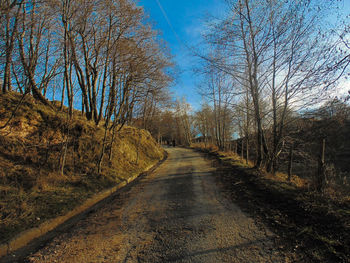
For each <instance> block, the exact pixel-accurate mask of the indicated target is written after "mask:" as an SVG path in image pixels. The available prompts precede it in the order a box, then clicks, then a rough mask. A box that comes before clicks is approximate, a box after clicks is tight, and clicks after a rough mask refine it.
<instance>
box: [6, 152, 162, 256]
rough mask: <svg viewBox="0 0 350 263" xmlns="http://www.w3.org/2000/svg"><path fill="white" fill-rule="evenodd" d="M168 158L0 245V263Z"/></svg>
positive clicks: (41, 240) (85, 211)
mask: <svg viewBox="0 0 350 263" xmlns="http://www.w3.org/2000/svg"><path fill="white" fill-rule="evenodd" d="M167 158H168V152H167V151H165V150H164V157H163V158H162V159H161V160H159V161H157V162H156V163H154V164H152V165H150V166H148V167H147V168H146V169H145V170H144V171H143V172H141V173H139V174H135V175H133V176H131V177H130V178H128V179H127V180H125V181H123V182H121V183H119V184H117V185H116V186H114V187H112V188H109V189H106V190H103V191H101V192H99V193H97V194H95V195H94V196H92V197H90V198H88V199H87V200H85V201H84V203H83V204H81V205H79V206H77V207H75V208H74V209H73V210H71V211H70V212H68V213H66V214H65V215H62V216H58V217H56V218H52V219H49V220H47V221H45V222H43V223H42V224H40V225H39V226H37V227H33V228H30V229H27V230H25V231H23V232H21V233H19V234H17V235H16V236H15V237H13V238H12V239H10V240H9V241H7V242H6V243H2V244H0V262H2V261H3V260H4V262H7V261H6V260H7V259H6V258H7V257H10V256H11V254H16V252H17V251H19V250H20V249H23V248H25V247H26V246H28V245H29V244H30V243H34V242H36V241H37V242H40V243H42V242H43V241H45V240H46V239H50V238H52V236H50V237H48V238H43V237H44V236H45V235H47V234H48V233H49V232H53V231H54V230H55V229H57V228H59V227H60V226H63V225H64V224H65V223H67V222H68V221H69V220H72V219H73V218H74V217H79V216H80V215H84V214H86V213H87V212H89V210H91V209H92V207H93V206H95V205H97V204H98V203H100V202H103V201H104V200H106V199H107V198H108V197H111V196H112V195H113V194H114V193H116V192H117V191H118V190H119V189H121V188H123V187H125V186H127V185H129V184H130V183H131V182H133V181H134V180H135V179H137V178H139V177H141V176H146V175H148V174H150V173H152V172H153V171H154V170H155V169H157V168H158V167H159V166H160V165H161V164H162V163H163V162H164V161H165V160H166V159H167ZM36 246H37V244H36V245H34V244H33V247H36ZM14 257H16V255H14Z"/></svg>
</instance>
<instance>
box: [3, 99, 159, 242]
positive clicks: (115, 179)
mask: <svg viewBox="0 0 350 263" xmlns="http://www.w3.org/2000/svg"><path fill="white" fill-rule="evenodd" d="M20 99H21V95H20V94H17V93H8V94H6V95H3V94H1V95H0V127H2V126H3V125H4V124H5V123H6V122H7V121H8V120H9V119H10V118H11V114H12V112H13V110H14V109H15V108H16V106H17V105H18V102H19V101H20ZM116 130H117V129H116ZM107 135H108V136H107V141H106V143H105V147H106V151H105V154H104V158H103V162H102V170H101V172H100V174H98V173H97V171H98V170H97V163H98V160H99V158H100V156H101V149H102V142H103V137H104V129H103V128H102V127H96V126H95V125H94V124H93V123H92V122H88V121H86V120H85V118H84V117H82V116H81V113H80V112H79V111H75V112H74V117H73V118H72V120H68V118H67V114H66V113H65V112H64V111H63V112H62V111H59V110H58V109H56V108H55V107H53V108H50V107H47V106H45V105H42V104H39V103H38V102H36V101H35V100H34V99H33V98H32V97H31V96H29V95H28V96H26V97H25V99H24V100H23V101H22V103H21V104H20V106H19V107H18V110H17V111H16V114H15V116H14V117H13V118H12V119H11V121H10V122H9V124H8V125H7V126H6V127H5V128H2V129H0V219H1V220H0V242H4V241H7V240H8V239H9V238H11V237H13V236H14V235H15V234H16V233H18V232H20V231H23V230H25V229H28V228H31V227H34V226H36V225H39V224H41V223H42V222H43V221H45V220H47V219H50V218H54V217H56V216H58V215H62V214H65V213H66V212H68V211H70V210H71V209H73V208H74V207H75V206H77V205H79V204H81V203H82V202H83V201H84V200H86V199H87V198H89V197H90V196H92V195H93V194H95V193H97V192H99V191H101V190H103V189H106V188H109V187H112V186H114V185H116V184H118V183H120V182H121V181H123V180H126V179H127V178H129V177H131V176H133V175H135V174H139V173H141V172H142V171H144V170H145V169H146V168H147V167H149V166H150V165H152V164H155V163H156V162H158V161H159V160H160V159H162V158H163V156H164V151H163V150H162V149H161V148H160V146H159V145H158V144H157V143H156V142H155V140H154V139H153V138H152V136H151V135H150V134H149V133H148V132H147V131H144V130H138V129H135V128H132V127H124V128H122V129H121V130H120V131H117V132H116V134H115V137H114V139H113V144H112V131H108V133H107ZM111 145H112V146H111ZM62 167H63V173H62Z"/></svg>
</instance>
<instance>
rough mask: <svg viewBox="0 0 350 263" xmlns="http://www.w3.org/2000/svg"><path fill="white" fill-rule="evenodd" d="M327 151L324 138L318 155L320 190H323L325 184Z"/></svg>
mask: <svg viewBox="0 0 350 263" xmlns="http://www.w3.org/2000/svg"><path fill="white" fill-rule="evenodd" d="M325 152H326V139H322V143H321V147H320V154H319V157H318V171H317V178H316V189H317V191H318V192H322V191H323V188H324V186H325V182H326V180H325V179H326V178H325Z"/></svg>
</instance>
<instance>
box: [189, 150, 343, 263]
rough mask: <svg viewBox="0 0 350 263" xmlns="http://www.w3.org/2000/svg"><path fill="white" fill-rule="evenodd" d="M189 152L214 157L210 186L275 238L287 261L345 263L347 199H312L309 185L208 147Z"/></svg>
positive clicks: (313, 194) (329, 194)
mask: <svg viewBox="0 0 350 263" xmlns="http://www.w3.org/2000/svg"><path fill="white" fill-rule="evenodd" d="M192 147H193V148H195V149H197V150H200V151H202V152H206V153H208V154H209V156H211V157H215V159H214V160H216V166H217V173H216V175H217V176H216V181H217V183H218V184H219V185H222V187H223V189H224V193H226V195H227V198H228V199H230V200H232V201H233V202H235V203H236V204H238V205H239V206H240V207H241V209H242V210H243V211H245V212H246V213H247V214H250V215H251V216H252V217H254V218H255V219H256V220H257V222H262V223H264V224H265V225H267V226H269V227H270V229H271V230H272V231H274V232H275V233H276V235H277V239H276V245H277V246H279V247H280V249H281V250H282V251H284V253H286V254H288V257H289V258H291V259H292V260H293V262H349V259H350V194H349V193H348V194H347V195H344V194H343V195H341V196H340V195H334V194H333V192H332V191H328V192H327V191H326V193H325V194H318V193H316V192H315V191H313V190H312V187H311V186H310V185H311V182H309V181H307V180H304V179H301V178H298V177H297V176H293V177H292V180H291V182H288V180H287V175H286V174H283V173H277V175H276V176H272V175H271V174H268V173H266V172H264V171H259V170H257V169H255V168H253V163H250V162H248V164H246V160H243V159H241V158H240V157H239V156H238V155H236V154H234V153H232V152H220V151H218V150H217V148H216V147H214V146H207V147H205V146H204V144H195V145H193V146H192Z"/></svg>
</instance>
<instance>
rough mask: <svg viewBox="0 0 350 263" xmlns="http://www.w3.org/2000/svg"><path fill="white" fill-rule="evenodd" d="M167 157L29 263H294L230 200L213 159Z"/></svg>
mask: <svg viewBox="0 0 350 263" xmlns="http://www.w3.org/2000/svg"><path fill="white" fill-rule="evenodd" d="M167 151H168V152H169V158H168V159H167V160H166V161H165V162H164V163H163V164H162V165H161V166H160V167H159V168H158V169H157V170H156V171H155V172H153V173H152V174H150V175H148V176H145V177H142V178H141V179H140V180H139V181H138V182H137V183H134V184H132V186H130V187H126V188H125V189H122V190H121V191H119V192H118V193H117V194H116V195H115V196H114V197H113V198H111V199H110V200H109V201H108V202H106V203H105V204H104V205H103V206H102V207H101V208H99V209H97V210H96V211H92V212H91V213H89V214H88V215H87V217H85V218H84V219H82V220H80V221H79V222H78V223H76V224H75V225H74V226H72V227H71V228H70V229H69V230H67V231H65V232H63V233H60V234H58V235H57V236H56V237H55V238H54V239H52V240H51V241H50V242H49V243H48V244H46V245H45V246H44V247H42V248H41V249H40V250H39V251H36V252H35V253H33V254H31V255H30V256H29V257H27V259H26V262H32V263H34V262H50V263H51V262H84V263H86V262H210V263H212V262H240V263H243V262H254V263H256V262H264V263H265V262H287V260H286V259H285V258H284V256H283V255H281V254H280V252H279V250H278V248H276V247H275V245H274V241H273V240H274V234H273V233H272V232H270V231H269V230H268V229H267V228H266V227H264V226H262V225H260V224H259V226H258V225H256V224H255V221H254V219H252V218H249V217H248V216H247V215H246V214H244V213H243V212H242V211H241V210H240V209H239V208H238V207H237V206H236V205H235V204H232V203H231V202H229V201H228V200H226V199H225V198H224V197H223V195H222V192H221V191H222V189H220V187H219V186H217V185H216V184H215V180H214V179H215V178H214V177H215V169H214V168H212V167H211V163H210V161H209V160H206V159H205V158H204V157H203V156H202V155H201V154H200V153H198V152H195V151H192V150H189V149H183V148H167Z"/></svg>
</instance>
